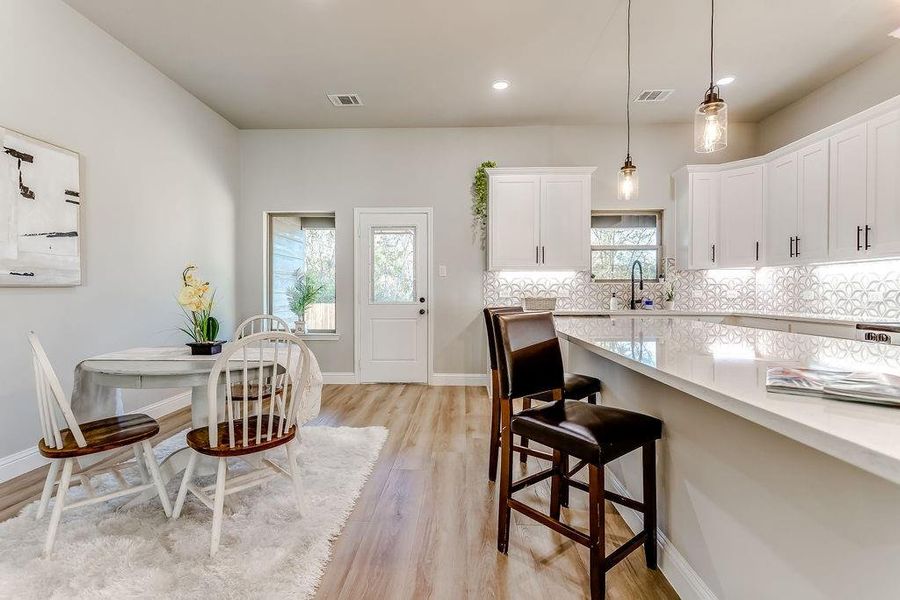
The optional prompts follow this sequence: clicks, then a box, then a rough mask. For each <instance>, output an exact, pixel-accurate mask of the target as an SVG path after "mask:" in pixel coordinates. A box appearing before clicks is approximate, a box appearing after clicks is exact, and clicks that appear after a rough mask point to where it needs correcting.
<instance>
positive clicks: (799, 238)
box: [765, 140, 829, 265]
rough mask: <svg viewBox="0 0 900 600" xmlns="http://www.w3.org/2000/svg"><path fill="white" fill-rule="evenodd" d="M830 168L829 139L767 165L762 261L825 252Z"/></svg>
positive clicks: (812, 257) (786, 261)
mask: <svg viewBox="0 0 900 600" xmlns="http://www.w3.org/2000/svg"><path fill="white" fill-rule="evenodd" d="M828 169H829V164H828V141H827V140H825V141H823V142H819V143H816V144H812V145H810V146H807V147H805V148H801V149H800V150H798V151H797V152H792V153H790V154H787V155H785V156H780V157H778V158H776V159H774V160H772V161H771V162H769V163H768V164H767V165H766V218H765V224H766V225H765V230H766V251H767V260H766V264H768V265H791V264H797V263H801V262H811V261H821V260H825V259H826V258H827V256H828Z"/></svg>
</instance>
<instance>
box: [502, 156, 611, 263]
mask: <svg viewBox="0 0 900 600" xmlns="http://www.w3.org/2000/svg"><path fill="white" fill-rule="evenodd" d="M593 171H594V168H593V167H568V168H556V169H552V168H548V169H539V168H513V169H488V170H487V173H488V177H489V200H488V268H489V269H490V270H494V271H499V270H510V269H512V270H529V271H530V270H587V269H589V268H590V260H591V255H590V252H591V245H590V227H591V173H592V172H593Z"/></svg>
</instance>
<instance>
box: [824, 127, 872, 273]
mask: <svg viewBox="0 0 900 600" xmlns="http://www.w3.org/2000/svg"><path fill="white" fill-rule="evenodd" d="M866 146H867V144H866V124H865V123H863V124H862V125H858V126H856V127H853V128H851V129H847V130H846V131H842V132H841V133H839V134H837V135H835V136H833V137H832V138H831V140H830V149H831V182H830V186H829V187H830V189H831V194H830V206H831V211H830V213H831V223H830V226H829V236H828V237H829V243H828V257H829V258H832V259H847V258H858V257H860V256H861V254H862V251H863V233H864V231H865V226H866V151H867V147H866Z"/></svg>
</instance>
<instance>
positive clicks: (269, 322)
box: [231, 315, 291, 417]
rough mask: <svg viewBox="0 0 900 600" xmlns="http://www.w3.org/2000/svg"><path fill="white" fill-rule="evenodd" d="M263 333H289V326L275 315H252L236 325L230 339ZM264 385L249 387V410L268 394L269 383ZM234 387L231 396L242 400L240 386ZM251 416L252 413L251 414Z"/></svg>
mask: <svg viewBox="0 0 900 600" xmlns="http://www.w3.org/2000/svg"><path fill="white" fill-rule="evenodd" d="M264 331H287V332H290V331H291V326H290V325H288V323H287V321H285V320H284V319H282V318H281V317H278V316H275V315H253V316H252V317H249V318H247V319H244V320H243V321H242V322H241V324H240V325H238V326H237V327H236V328H235V330H234V336H233V337H232V338H231V339H233V340H234V341H237V340H239V339H241V338H243V337H245V336H248V335H253V334H254V333H262V332H264ZM264 383H265V385H264V386H263V387H261V388H257V387H256V386H255V385H253V386H250V390H249V391H248V394H247V395H248V398H249V400H250V401H251V403H252V404H253V406H251V407H250V408H251V410H253V407H254V406H256V402H257V401H258V400H259V397H260V395H262V396H263V397H265V395H266V394H268V393H270V390H268V389H267V388H268V384H269V382H268V381H266V382H264ZM235 385H236V387H235V389H234V390H232V394H231V395H232V396H233V397H235V398H243V397H244V390H243V389H242V388H241V387H240V384H235ZM240 407H241V403H238V406H237V410H238V411H240ZM251 414H252V413H251ZM240 415H241V413H240V412H238V413H236V416H238V417H239V416H240Z"/></svg>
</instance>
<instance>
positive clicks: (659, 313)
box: [553, 309, 898, 325]
mask: <svg viewBox="0 0 900 600" xmlns="http://www.w3.org/2000/svg"><path fill="white" fill-rule="evenodd" d="M553 314H554V315H557V316H560V317H576V316H622V317H626V316H637V315H640V316H646V317H752V318H759V319H773V320H776V321H800V322H807V323H830V324H835V325H855V324H857V323H890V324H898V321H897V320H896V319H885V318H883V317H881V318H879V317H861V316H853V315H823V314H818V313H772V312H762V311H709V310H706V311H702V310H696V311H694V310H662V309H652V310H643V309H641V310H555V311H553Z"/></svg>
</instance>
